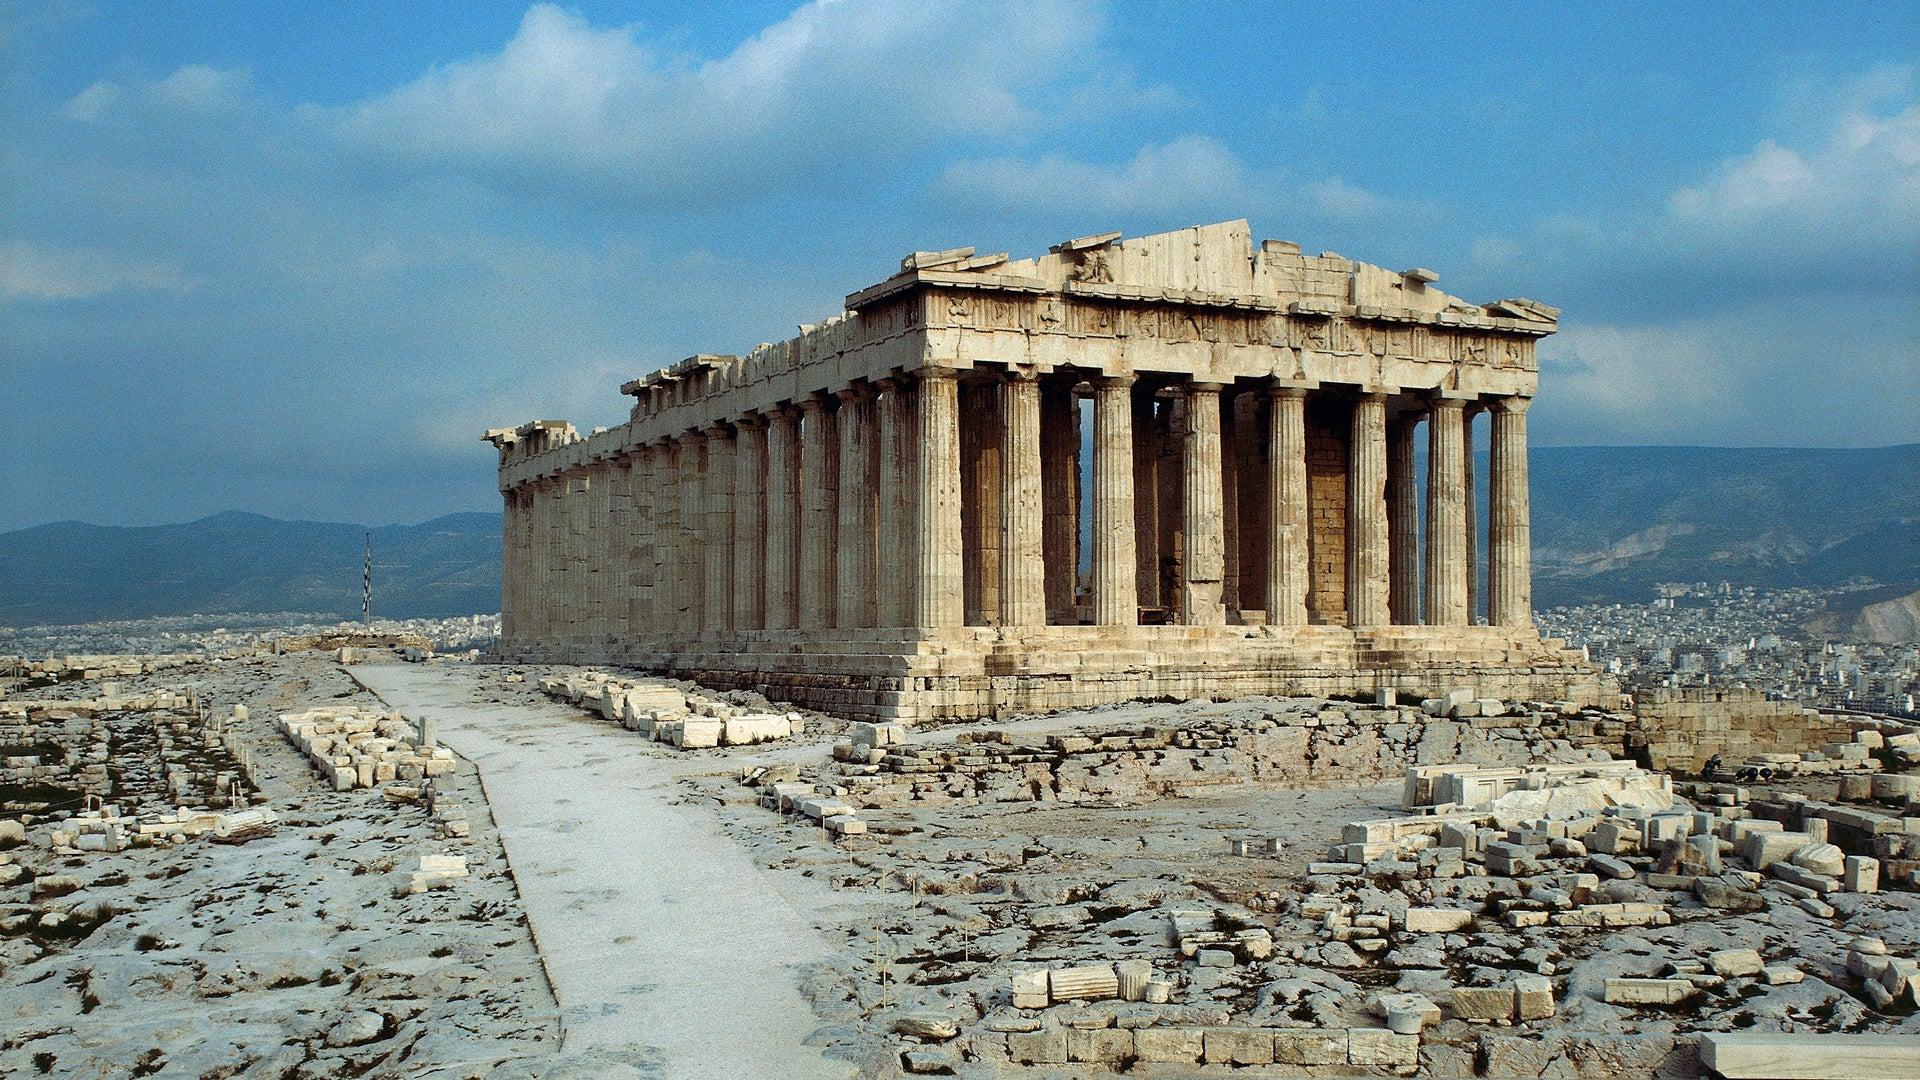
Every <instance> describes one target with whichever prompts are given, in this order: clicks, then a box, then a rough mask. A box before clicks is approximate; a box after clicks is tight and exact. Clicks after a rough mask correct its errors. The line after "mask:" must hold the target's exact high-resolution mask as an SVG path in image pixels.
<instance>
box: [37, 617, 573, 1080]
mask: <svg viewBox="0 0 1920 1080" xmlns="http://www.w3.org/2000/svg"><path fill="white" fill-rule="evenodd" d="M120 682H121V683H122V684H123V686H124V688H125V689H126V690H127V691H128V692H138V691H140V690H142V689H143V688H144V687H145V685H146V684H147V683H148V682H152V683H154V684H155V685H156V686H179V685H182V683H181V680H180V679H179V676H178V673H171V672H160V673H157V674H154V675H149V676H142V677H139V678H134V679H123V680H120ZM188 682H189V683H190V684H191V685H192V686H193V687H194V688H195V689H197V690H198V692H199V693H200V695H201V697H202V699H203V701H205V702H206V703H207V704H208V706H209V707H210V708H211V709H215V710H220V711H223V712H224V711H227V710H230V708H231V706H233V705H236V704H238V705H245V706H247V707H248V709H249V711H250V713H251V719H249V720H247V721H241V722H237V723H234V724H233V725H232V726H233V728H234V729H235V730H236V734H238V735H239V737H240V738H241V740H242V741H243V743H244V745H245V746H247V747H248V749H249V752H250V756H251V758H252V764H253V771H254V774H255V776H256V778H257V779H258V781H259V784H260V787H261V789H262V792H263V793H264V794H265V796H266V805H268V806H269V807H271V808H272V810H273V811H274V813H275V814H276V815H277V817H278V824H277V828H276V831H275V832H274V833H273V834H272V835H271V836H267V837H264V838H261V839H256V840H253V841H251V842H248V843H245V844H238V845H231V846H229V845H223V844H218V843H214V842H212V841H211V840H208V839H206V838H200V839H196V840H192V841H188V842H186V843H184V844H180V845H178V846H172V847H164V848H161V847H136V848H130V849H128V850H125V851H120V852H111V853H109V852H90V853H87V854H84V855H62V854H57V853H54V852H52V851H50V850H48V849H47V848H45V847H44V846H43V844H44V837H45V835H46V830H45V829H44V828H42V827H38V826H35V827H29V828H28V829H27V836H28V843H26V844H24V845H21V846H16V847H14V848H12V849H11V850H9V851H6V852H5V853H4V854H3V856H0V857H7V858H10V860H11V865H12V866H15V867H18V868H20V870H19V871H16V872H15V875H11V876H14V877H15V880H14V881H13V882H12V883H11V884H9V885H6V886H5V887H0V911H4V912H6V913H8V915H15V914H24V913H35V914H36V916H37V914H38V913H42V912H45V911H48V910H62V911H68V912H73V911H80V912H84V913H87V918H86V919H85V920H84V922H85V923H88V924H92V923H95V922H96V919H97V925H93V928H92V929H91V931H90V932H88V933H86V934H85V936H84V937H79V938H74V937H70V936H67V935H65V934H59V933H45V932H40V931H38V930H37V929H25V928H21V927H14V928H13V929H11V930H10V931H8V932H7V933H6V936H5V937H0V1017H4V1018H5V1021H4V1023H0V1075H6V1076H20V1077H30V1076H36V1075H49V1076H72V1077H95V1076H97V1077H112V1076H146V1075H163V1076H192V1077H203V1076H204V1077H221V1076H243V1075H244V1076H296V1077H298V1076H310V1077H323V1076H326V1077H331V1076H357V1075H380V1076H397V1075H409V1076H474V1077H479V1076H489V1075H502V1074H503V1073H505V1074H508V1075H511V1074H512V1073H513V1072H515V1071H518V1072H520V1073H521V1074H522V1075H539V1074H541V1069H540V1068H539V1067H538V1063H540V1062H542V1061H544V1060H545V1059H546V1058H547V1057H548V1056H549V1055H550V1054H551V1053H552V1051H553V1050H554V1048H555V1047H556V1046H557V1045H558V1038H559V1031H558V1027H557V1023H556V1017H555V1009H554V1001H553V997H552V994H551V992H550V991H549V989H548V987H547V983H546V980H545V977H544V974H543V972H542V970H541V965H540V958H539V954H538V952H537V951H536V950H535V948H534V944H533V941H532V938H531V936H530V935H529V933H528V930H527V927H526V926H525V921H524V919H523V918H522V917H521V915H520V910H519V901H518V897H517V893H516V890H515V886H514V881H513V877H512V874H511V872H510V871H509V868H508V866H507V863H506V860H505V858H504V856H503V855H502V852H501V846H500V841H499V837H498V836H497V835H496V834H495V833H494V831H493V830H492V828H491V826H490V823H489V821H488V819H487V816H486V814H485V813H484V811H483V810H482V811H481V812H478V813H476V814H475V815H474V818H473V821H472V835H471V836H470V837H468V838H467V839H465V840H452V841H449V840H444V839H440V838H438V837H437V836H436V830H435V828H434V827H433V824H432V822H431V821H430V819H429V818H428V816H427V814H426V813H425V811H424V810H422V809H421V808H419V807H418V806H416V805H411V804H394V803H389V802H387V801H386V800H384V799H383V798H382V797H381V795H380V793H379V792H377V791H366V790H359V791H344V792H335V791H333V790H331V789H330V788H323V787H322V786H321V785H320V784H319V783H318V782H317V780H316V778H315V775H314V773H313V771H312V769H311V767H310V766H309V765H308V763H307V762H306V761H305V760H304V759H303V758H302V757H300V756H299V755H298V754H297V753H296V752H295V751H294V750H293V748H292V747H291V746H290V745H288V744H287V743H286V742H285V741H284V740H283V739H282V738H281V737H280V735H279V734H278V733H277V732H275V731H273V730H272V728H271V722H272V719H271V718H272V717H273V716H274V715H275V714H276V713H278V712H281V711H289V710H295V709H300V708H306V707H312V706H317V705H332V704H367V705H377V704H378V703H377V702H375V701H374V700H373V699H372V696H371V695H368V694H366V693H365V692H364V691H361V690H360V689H359V688H358V687H357V686H356V685H355V684H354V683H353V682H352V680H350V679H349V678H348V677H347V675H346V673H345V672H344V671H343V670H342V669H341V668H340V667H339V665H337V664H335V663H333V662H332V661H331V659H330V658H326V657H323V656H321V655H318V654H311V653H310V654H295V655H290V656H285V657H275V658H270V659H263V660H260V661H246V662H235V663H232V664H223V665H218V666H216V667H206V668H201V669H197V670H196V671H195V674H194V676H193V677H192V678H191V679H190V680H188ZM88 689H89V688H88V686H87V685H86V684H84V683H66V684H62V685H61V686H59V687H52V688H47V689H44V690H39V691H35V692H34V694H35V696H42V697H45V696H81V695H83V694H85V693H86V692H87V691H88ZM442 783H443V784H444V785H445V787H446V789H447V790H448V791H449V793H450V794H453V795H454V796H456V797H460V798H462V799H463V800H464V801H466V802H467V803H468V804H469V805H472V806H475V807H484V805H485V804H484V800H483V799H482V798H481V796H480V793H479V790H478V784H477V781H476V778H475V776H474V774H473V771H472V769H471V768H470V767H462V768H460V769H458V770H457V771H456V772H455V773H454V774H453V775H452V776H450V777H445V778H442ZM128 801H129V802H133V801H137V800H133V799H129V800H128ZM443 852H455V853H458V854H461V855H464V856H465V857H466V859H467V864H468V867H469V870H470V876H468V877H467V878H465V879H463V880H461V881H460V882H458V883H457V885H456V887H454V888H449V889H441V890H435V891H430V892H426V893H422V894H420V895H414V896H407V897H395V896H394V895H393V884H394V880H395V877H396V874H397V872H398V871H399V870H400V869H401V867H402V866H403V865H405V864H408V863H411V862H412V861H413V860H415V859H417V858H418V857H419V856H421V855H430V854H439V853H443ZM50 883H51V884H50ZM69 890H70V891H69ZM54 893H59V895H53V894H54ZM0 925H6V924H3V923H0ZM23 929H24V932H23Z"/></svg>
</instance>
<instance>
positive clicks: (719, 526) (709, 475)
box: [700, 424, 734, 634]
mask: <svg viewBox="0 0 1920 1080" xmlns="http://www.w3.org/2000/svg"><path fill="white" fill-rule="evenodd" d="M733 474H734V465H733V428H732V427H730V426H728V425H726V424H715V425H714V426H713V427H710V428H708V429H707V471H706V477H705V486H706V496H707V527H706V532H705V535H704V536H703V538H702V541H703V543H704V544H705V550H704V555H705V557H706V564H707V565H706V573H707V584H706V591H705V594H704V596H703V599H704V600H705V607H704V609H703V614H702V615H701V617H700V629H701V630H702V631H703V632H705V633H708V634H724V633H726V632H727V631H729V630H731V629H733Z"/></svg>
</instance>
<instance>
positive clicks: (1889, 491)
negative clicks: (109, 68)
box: [0, 444, 1920, 626]
mask: <svg viewBox="0 0 1920 1080" xmlns="http://www.w3.org/2000/svg"><path fill="white" fill-rule="evenodd" d="M1531 466H1532V472H1531V480H1532V494H1533V542H1534V569H1535V584H1534V597H1535V601H1536V603H1537V604H1538V605H1539V606H1542V607H1546V606H1552V605H1557V604H1566V603H1586V602H1618V601H1634V602H1637V601H1642V600H1645V599H1647V598H1649V597H1650V596H1651V595H1652V590H1653V585H1654V583H1655V582H1659V581H1721V580H1726V581H1732V582H1734V583H1735V584H1743V585H1744V584H1752V585H1761V586H1782V585H1832V584H1837V583H1839V582H1842V581H1846V580H1848V579H1850V578H1855V577H1871V578H1873V579H1875V580H1877V581H1879V582H1882V583H1884V584H1886V585H1887V586H1889V587H1890V588H1889V589H1888V590H1887V592H1886V593H1885V594H1883V595H1885V596H1888V597H1892V596H1897V595H1899V594H1901V593H1904V592H1910V591H1912V590H1914V589H1920V444H1914V445H1906V446H1893V447H1881V448H1875V449H1868V450H1793V449H1751V450H1743V449H1720V448H1708V447H1676V446H1648V447H1619V446H1613V447H1542V448H1537V449H1535V450H1534V451H1533V452H1532V458H1531ZM1477 475H1478V476H1480V477H1481V478H1482V482H1481V484H1480V495H1481V499H1482V504H1483V506H1482V512H1483V513H1484V500H1485V494H1486V484H1485V479H1484V478H1485V477H1486V476H1487V471H1486V462H1485V458H1484V456H1483V457H1482V459H1481V462H1480V465H1479V469H1478V472H1477ZM1483 520H1484V519H1483ZM364 531H365V530H364V529H363V528H362V527H361V526H359V525H347V524H338V523H330V522H316V521H281V520H278V519H275V518H269V517H262V516H260V515H258V514H247V513H237V512H235V513H225V514H216V515H214V516H213V517H208V518H202V519H200V520H199V521H190V522H186V523H184V524H178V525H155V526H144V527H117V526H101V525H88V524H85V523H82V522H76V521H66V522H56V523H54V524H51V525H40V526H36V527H34V528H30V529H20V530H17V531H14V532H8V533H0V623H3V624H6V625H13V626H27V625H39V624H47V623H74V622H95V621H101V620H107V619H130V618H143V617H147V616H153V615H177V614H187V613H194V612H201V613H208V614H215V613H228V612H253V611H310V612H318V613H332V614H338V615H340V616H342V617H347V616H354V615H358V614H359V611H360V570H361V543H362V534H363V533H364ZM372 532H373V551H374V588H375V596H374V604H375V613H376V614H378V615H381V616H388V617H395V618H406V617H414V616H435V615H464V614H470V613H473V612H486V611H494V610H497V609H498V607H499V603H500V600H499V588H500V516H499V515H498V514H494V513H472V514H450V515H447V516H446V517H439V518H435V519H433V520H432V521H427V522H422V523H421V524H419V525H394V526H382V527H378V528H375V529H373V530H372ZM1881 617H1882V618H1883V619H1884V618H1895V619H1896V621H1897V617H1898V616H1897V613H1892V612H1883V613H1882V615H1881ZM1849 618H1850V619H1851V618H1852V616H1849Z"/></svg>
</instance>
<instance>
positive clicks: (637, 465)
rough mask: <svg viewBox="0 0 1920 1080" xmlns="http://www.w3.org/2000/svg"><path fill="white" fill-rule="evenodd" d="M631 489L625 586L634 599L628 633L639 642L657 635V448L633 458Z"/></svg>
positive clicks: (642, 450) (639, 451)
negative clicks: (630, 534) (629, 552)
mask: <svg viewBox="0 0 1920 1080" xmlns="http://www.w3.org/2000/svg"><path fill="white" fill-rule="evenodd" d="M631 484H632V487H633V491H632V494H631V496H630V499H629V502H630V507H631V511H632V515H633V554H632V556H631V558H630V559H629V560H628V562H627V585H628V588H629V590H630V592H631V595H632V597H633V600H632V603H633V616H632V620H631V622H630V623H629V625H628V627H627V632H628V633H629V634H630V635H631V636H633V637H635V638H640V639H643V640H644V639H646V638H651V637H656V636H658V635H659V633H660V616H659V613H658V612H657V611H656V610H655V607H654V597H655V595H656V593H655V589H654V576H653V563H654V558H655V553H654V545H655V544H656V543H657V540H656V538H655V529H656V528H657V519H656V518H655V514H656V512H657V511H656V506H657V504H656V500H657V499H658V497H659V486H660V448H659V447H658V446H642V447H640V448H638V449H637V450H636V451H635V452H634V455H633V476H632V480H631Z"/></svg>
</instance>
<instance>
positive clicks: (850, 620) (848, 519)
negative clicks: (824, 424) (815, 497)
mask: <svg viewBox="0 0 1920 1080" xmlns="http://www.w3.org/2000/svg"><path fill="white" fill-rule="evenodd" d="M839 398H840V408H839V410H838V412H836V414H835V415H836V417H837V418H838V424H839V434H840V445H839V453H840V465H839V478H840V483H839V491H840V499H839V515H838V521H837V523H836V530H837V532H836V535H837V536H838V538H839V544H838V545H837V546H836V557H837V560H838V561H837V564H836V577H835V579H834V580H835V582H836V584H837V586H838V589H837V597H836V599H835V601H834V623H833V624H834V625H835V626H846V627H858V626H872V625H874V615H875V604H874V595H873V594H874V582H875V579H876V577H877V576H878V573H879V547H878V546H877V544H876V542H875V541H876V536H875V532H874V500H875V497H876V495H877V494H878V493H877V492H876V490H875V488H876V485H875V483H874V470H875V465H876V461H875V458H876V456H877V453H878V450H877V447H876V446H875V440H874V426H875V424H874V401H873V391H872V390H871V389H870V388H869V387H867V386H864V385H859V384H856V385H854V386H853V387H850V388H849V389H846V390H842V391H840V393H839Z"/></svg>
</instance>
